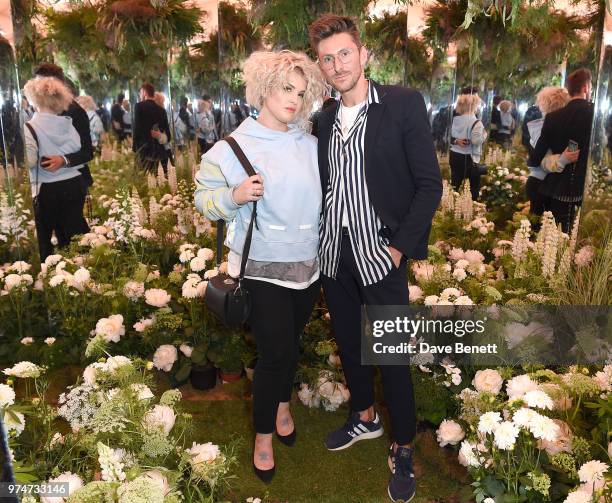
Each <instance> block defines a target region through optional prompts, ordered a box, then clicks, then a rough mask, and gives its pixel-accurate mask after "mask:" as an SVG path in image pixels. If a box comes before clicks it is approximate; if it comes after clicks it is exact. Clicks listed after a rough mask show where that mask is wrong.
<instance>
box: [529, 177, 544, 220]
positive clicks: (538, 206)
mask: <svg viewBox="0 0 612 503" xmlns="http://www.w3.org/2000/svg"><path fill="white" fill-rule="evenodd" d="M541 184H542V180H540V179H538V178H536V177H535V176H530V177H528V178H527V183H526V184H525V194H526V195H527V197H528V198H529V203H530V204H529V213H531V214H532V215H540V216H541V215H542V214H543V213H544V206H545V204H546V202H547V201H548V198H547V197H546V196H544V195H542V194H540V192H539V189H540V185H541Z"/></svg>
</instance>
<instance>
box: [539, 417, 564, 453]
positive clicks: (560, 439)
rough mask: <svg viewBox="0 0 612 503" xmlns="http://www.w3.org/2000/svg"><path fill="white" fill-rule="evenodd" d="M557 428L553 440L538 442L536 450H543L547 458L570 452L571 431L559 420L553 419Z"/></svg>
mask: <svg viewBox="0 0 612 503" xmlns="http://www.w3.org/2000/svg"><path fill="white" fill-rule="evenodd" d="M553 422H554V423H555V424H556V425H557V426H558V429H557V435H556V438H555V439H554V440H547V439H541V440H538V449H544V450H545V451H546V452H547V453H548V455H549V456H554V455H555V454H559V453H560V452H571V451H572V437H573V435H572V430H571V428H570V427H569V425H568V424H567V423H566V422H565V421H562V420H561V419H553Z"/></svg>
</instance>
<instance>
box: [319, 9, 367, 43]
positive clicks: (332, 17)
mask: <svg viewBox="0 0 612 503" xmlns="http://www.w3.org/2000/svg"><path fill="white" fill-rule="evenodd" d="M339 33H348V34H349V35H350V36H351V37H352V38H353V41H354V42H355V44H356V45H357V47H361V38H360V36H359V30H358V29H357V24H356V23H355V21H354V20H353V19H352V18H350V17H348V16H338V15H337V14H323V15H322V16H320V17H319V18H318V19H316V20H315V21H313V23H312V24H311V25H310V26H309V27H308V37H309V38H310V45H311V47H312V48H313V49H314V51H315V52H316V51H317V47H318V45H319V42H321V40H325V39H326V38H329V37H331V36H332V35H337V34H339Z"/></svg>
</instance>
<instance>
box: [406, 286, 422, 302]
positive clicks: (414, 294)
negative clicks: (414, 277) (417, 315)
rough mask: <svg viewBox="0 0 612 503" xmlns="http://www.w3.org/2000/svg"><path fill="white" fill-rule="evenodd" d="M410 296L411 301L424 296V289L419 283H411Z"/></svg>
mask: <svg viewBox="0 0 612 503" xmlns="http://www.w3.org/2000/svg"><path fill="white" fill-rule="evenodd" d="M408 298H409V300H410V302H416V301H417V300H419V299H421V298H423V290H422V289H421V287H419V286H417V285H410V286H409V287H408Z"/></svg>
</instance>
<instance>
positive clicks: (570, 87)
mask: <svg viewBox="0 0 612 503" xmlns="http://www.w3.org/2000/svg"><path fill="white" fill-rule="evenodd" d="M592 79H593V77H592V76H591V70H589V69H588V68H578V70H574V71H573V72H572V73H570V75H569V77H568V78H567V84H566V87H567V92H568V93H569V95H570V96H576V95H577V94H580V91H581V90H582V87H583V86H585V85H586V84H588V83H589V82H591V81H592Z"/></svg>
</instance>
